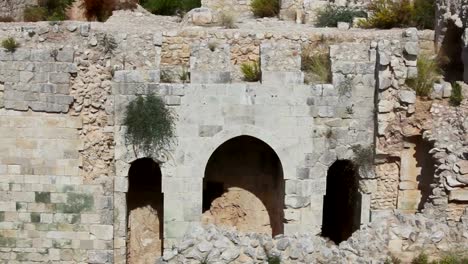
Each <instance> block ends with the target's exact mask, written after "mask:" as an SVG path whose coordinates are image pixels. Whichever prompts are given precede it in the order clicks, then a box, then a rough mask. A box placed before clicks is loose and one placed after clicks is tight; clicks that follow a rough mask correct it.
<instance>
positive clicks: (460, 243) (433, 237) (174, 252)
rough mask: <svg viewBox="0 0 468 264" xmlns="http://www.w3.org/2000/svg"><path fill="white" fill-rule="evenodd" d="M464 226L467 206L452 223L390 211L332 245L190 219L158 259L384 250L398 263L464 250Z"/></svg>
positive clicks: (256, 259)
mask: <svg viewBox="0 0 468 264" xmlns="http://www.w3.org/2000/svg"><path fill="white" fill-rule="evenodd" d="M460 230H464V231H463V232H460ZM466 230H468V210H467V211H465V215H464V216H463V218H462V222H460V223H457V224H456V225H449V224H448V223H447V222H445V221H443V220H442V221H440V220H434V219H430V218H426V217H425V216H423V215H420V214H418V215H400V214H396V215H391V216H387V217H385V218H380V219H376V221H374V222H373V223H371V224H369V225H365V226H363V227H362V228H361V230H359V231H356V232H355V233H354V234H353V235H352V236H351V238H350V239H348V240H347V241H344V242H342V243H341V244H340V245H338V246H337V245H334V244H333V243H330V241H327V240H326V239H324V238H322V237H319V236H314V235H312V234H295V235H291V236H277V237H275V238H273V239H272V238H271V237H268V236H265V235H261V234H243V233H238V232H236V231H234V230H226V229H219V228H216V227H214V226H205V227H200V226H198V225H193V226H191V227H190V228H189V229H188V230H187V233H186V234H185V236H184V239H183V240H182V241H181V242H180V243H179V244H178V245H177V246H175V247H173V248H172V249H168V250H167V251H166V253H165V255H164V256H163V258H162V259H160V260H159V261H158V263H188V264H192V263H193V264H195V263H200V262H202V261H208V262H211V261H213V262H215V261H219V260H221V261H222V262H227V263H260V262H265V261H267V259H269V258H272V257H277V258H279V260H280V261H281V263H384V262H385V261H386V260H387V259H388V258H389V256H390V255H392V256H395V257H398V258H400V259H401V260H402V261H403V263H410V262H411V260H412V259H413V258H414V257H415V256H416V255H418V254H420V251H421V250H424V253H426V254H428V255H429V256H430V257H431V258H432V257H436V258H439V257H440V256H441V254H442V253H443V252H444V251H445V250H447V249H449V248H454V249H455V248H456V249H457V250H459V251H457V252H460V253H459V256H460V257H461V256H463V254H465V256H466V250H467V244H468V232H467V231H466Z"/></svg>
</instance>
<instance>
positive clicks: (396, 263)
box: [384, 256, 402, 264]
mask: <svg viewBox="0 0 468 264" xmlns="http://www.w3.org/2000/svg"><path fill="white" fill-rule="evenodd" d="M401 263H402V262H401V260H400V259H399V258H397V257H395V256H390V257H388V258H387V259H386V260H385V262H384V264H401Z"/></svg>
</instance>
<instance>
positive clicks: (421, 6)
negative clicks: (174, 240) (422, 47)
mask: <svg viewBox="0 0 468 264" xmlns="http://www.w3.org/2000/svg"><path fill="white" fill-rule="evenodd" d="M367 8H368V11H369V12H370V13H371V16H370V17H369V19H368V20H367V21H363V22H361V23H360V25H359V26H361V27H364V28H381V29H390V28H396V27H400V28H403V27H417V28H419V29H433V28H434V23H435V1H434V0H414V2H413V3H412V1H410V0H396V1H395V0H374V1H372V2H371V3H370V4H369V5H368V7H367Z"/></svg>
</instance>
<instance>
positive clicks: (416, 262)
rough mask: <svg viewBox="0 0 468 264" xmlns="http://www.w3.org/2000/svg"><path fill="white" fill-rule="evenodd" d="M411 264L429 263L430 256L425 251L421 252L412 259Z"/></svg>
mask: <svg viewBox="0 0 468 264" xmlns="http://www.w3.org/2000/svg"><path fill="white" fill-rule="evenodd" d="M411 264H429V257H428V256H427V255H426V254H425V253H424V252H423V253H420V254H419V255H418V256H417V257H415V258H414V259H413V260H412V261H411Z"/></svg>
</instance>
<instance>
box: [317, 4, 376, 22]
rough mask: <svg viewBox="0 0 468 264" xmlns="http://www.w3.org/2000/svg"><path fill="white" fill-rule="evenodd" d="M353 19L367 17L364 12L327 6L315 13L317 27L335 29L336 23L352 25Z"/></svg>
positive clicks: (343, 7)
mask: <svg viewBox="0 0 468 264" xmlns="http://www.w3.org/2000/svg"><path fill="white" fill-rule="evenodd" d="M355 17H367V14H366V12H364V11H362V10H359V9H355V8H350V7H345V6H334V5H327V6H326V7H325V8H323V9H320V10H319V11H318V12H317V22H316V26H317V27H336V26H337V25H338V22H347V23H352V22H353V19H354V18H355Z"/></svg>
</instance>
